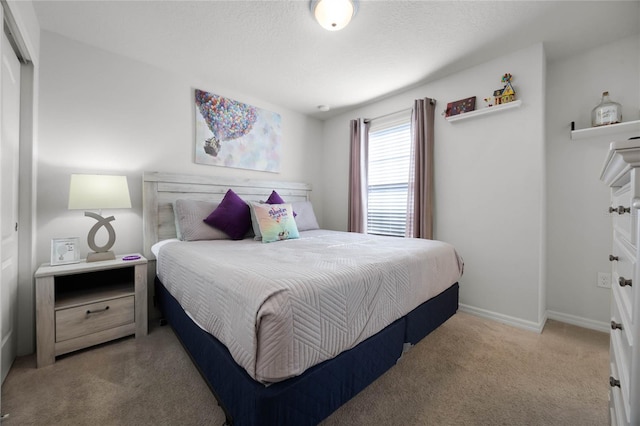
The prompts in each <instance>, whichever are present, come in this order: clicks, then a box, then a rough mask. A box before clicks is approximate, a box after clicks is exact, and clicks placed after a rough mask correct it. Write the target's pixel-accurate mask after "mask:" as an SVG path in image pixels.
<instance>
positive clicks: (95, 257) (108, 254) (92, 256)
mask: <svg viewBox="0 0 640 426" xmlns="http://www.w3.org/2000/svg"><path fill="white" fill-rule="evenodd" d="M115 259H116V255H115V254H114V253H113V252H112V251H103V252H100V253H89V254H88V255H87V263H88V262H102V261H104V260H115Z"/></svg>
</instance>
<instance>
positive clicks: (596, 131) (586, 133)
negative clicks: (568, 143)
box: [571, 120, 640, 140]
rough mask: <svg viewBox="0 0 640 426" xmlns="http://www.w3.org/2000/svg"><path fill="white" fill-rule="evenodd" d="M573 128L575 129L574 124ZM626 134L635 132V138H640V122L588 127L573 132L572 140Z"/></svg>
mask: <svg viewBox="0 0 640 426" xmlns="http://www.w3.org/2000/svg"><path fill="white" fill-rule="evenodd" d="M572 123H573V122H572ZM572 128H573V124H572ZM625 132H635V133H636V135H634V136H640V120H635V121H627V122H624V123H617V124H610V125H608V126H600V127H588V128H586V129H579V130H572V131H571V139H574V140H575V139H586V138H596V137H603V136H609V135H615V134H616V133H625Z"/></svg>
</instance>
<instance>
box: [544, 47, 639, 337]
mask: <svg viewBox="0 0 640 426" xmlns="http://www.w3.org/2000/svg"><path fill="white" fill-rule="evenodd" d="M639 56H640V38H638V37H637V36H635V37H631V38H628V39H623V40H619V41H617V42H615V43H611V44H609V45H606V46H602V47H599V48H595V49H592V50H590V51H588V52H585V53H581V54H578V55H575V56H572V57H570V58H566V59H563V60H561V61H556V62H553V63H549V66H548V84H547V131H546V134H547V170H548V186H547V193H548V233H547V239H548V250H547V256H548V258H547V262H548V269H547V271H548V272H547V283H548V295H547V306H548V309H549V311H550V317H551V318H557V319H562V320H564V321H568V322H576V323H578V324H581V325H587V326H589V325H591V326H593V327H594V328H598V326H600V328H606V322H608V320H609V307H610V306H609V296H610V290H607V289H603V288H598V287H596V278H597V273H598V272H610V271H611V265H610V264H609V261H608V255H609V254H610V252H611V244H612V235H611V218H610V216H609V214H608V213H606V210H607V208H608V206H609V189H608V188H607V187H606V185H604V184H603V183H602V182H601V181H600V172H601V170H602V166H603V164H604V159H605V156H606V153H607V151H608V148H609V142H611V140H613V139H618V138H619V139H627V138H629V137H630V136H640V135H637V134H635V135H634V134H624V133H623V134H619V135H616V136H614V137H612V138H613V139H610V138H604V139H602V138H590V139H579V140H571V139H570V131H569V130H570V127H569V126H570V122H571V121H575V122H576V128H577V129H582V128H587V127H590V126H591V118H590V114H591V109H592V108H593V107H594V106H596V105H597V104H598V103H599V102H600V98H601V95H602V92H603V91H609V93H610V95H611V98H612V99H613V100H615V101H616V102H619V103H621V104H622V114H623V121H632V120H638V119H640V111H639V106H640V68H639V59H640V58H639Z"/></svg>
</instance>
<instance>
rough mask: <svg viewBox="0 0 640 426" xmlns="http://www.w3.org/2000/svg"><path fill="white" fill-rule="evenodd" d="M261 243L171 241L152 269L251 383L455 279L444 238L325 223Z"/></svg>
mask: <svg viewBox="0 0 640 426" xmlns="http://www.w3.org/2000/svg"><path fill="white" fill-rule="evenodd" d="M300 234H301V235H300V238H299V239H295V240H285V241H279V242H276V243H270V244H264V243H261V242H258V241H254V240H252V239H245V240H241V241H231V240H216V241H192V242H181V241H173V242H170V243H166V244H164V245H163V246H162V247H161V248H160V249H159V253H158V262H157V273H158V278H159V279H160V280H161V281H162V282H163V284H164V286H165V287H166V289H167V290H168V291H169V293H170V294H171V295H172V296H173V297H174V298H176V300H178V302H179V303H180V305H181V306H182V307H183V309H184V310H185V311H186V312H187V313H188V314H189V315H190V316H191V317H192V318H193V319H194V321H195V322H196V323H197V324H198V325H200V326H201V327H202V328H204V329H205V330H206V331H208V332H209V333H211V334H212V335H213V336H215V337H216V338H217V339H218V340H219V341H220V342H222V343H223V344H224V345H225V346H226V347H227V349H228V350H229V352H230V353H231V356H232V357H233V359H234V360H235V362H236V363H237V364H238V365H240V366H241V367H242V368H244V369H245V370H246V371H247V373H248V374H249V376H251V377H252V378H253V379H254V380H256V381H259V382H263V383H271V382H278V381H282V380H285V379H287V378H290V377H294V376H297V375H300V374H302V373H303V372H304V371H305V370H307V369H308V368H310V367H312V366H314V365H316V364H319V363H320V362H322V361H325V360H327V359H331V358H333V357H335V356H336V355H338V354H340V353H341V352H343V351H345V350H348V349H351V348H353V347H355V346H356V345H357V344H358V343H360V342H362V341H364V340H365V339H367V338H368V337H370V336H372V335H374V334H375V333H377V332H378V331H380V330H382V329H383V328H385V327H386V326H388V325H389V324H391V323H392V322H394V321H395V320H397V319H398V318H401V317H402V316H404V315H406V314H407V313H409V312H410V311H411V310H413V309H414V308H415V307H417V306H418V305H420V304H421V303H422V302H424V301H426V300H428V299H430V298H432V297H433V296H436V295H438V294H440V293H441V292H442V291H444V290H445V289H447V288H449V287H450V286H451V285H452V284H453V283H455V282H456V281H458V279H459V277H460V275H461V274H462V269H463V262H462V259H461V258H460V256H459V255H458V254H457V253H456V251H455V249H454V248H453V246H451V245H450V244H447V243H444V242H440V241H433V240H424V239H406V238H396V237H382V236H372V235H365V234H357V233H346V232H338V231H328V230H313V231H304V232H301V233H300Z"/></svg>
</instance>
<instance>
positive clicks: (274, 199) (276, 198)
mask: <svg viewBox="0 0 640 426" xmlns="http://www.w3.org/2000/svg"><path fill="white" fill-rule="evenodd" d="M265 203H267V204H285V202H284V200H283V199H282V197H281V196H280V194H278V193H277V192H276V191H271V195H269V198H267V201H265Z"/></svg>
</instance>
